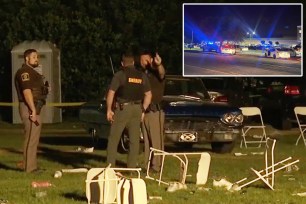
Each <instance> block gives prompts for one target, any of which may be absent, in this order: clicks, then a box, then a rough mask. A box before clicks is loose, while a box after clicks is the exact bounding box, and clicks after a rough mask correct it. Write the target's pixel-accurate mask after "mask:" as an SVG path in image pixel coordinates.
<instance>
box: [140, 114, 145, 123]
mask: <svg viewBox="0 0 306 204" xmlns="http://www.w3.org/2000/svg"><path fill="white" fill-rule="evenodd" d="M144 116H145V113H142V114H141V122H143V120H144Z"/></svg>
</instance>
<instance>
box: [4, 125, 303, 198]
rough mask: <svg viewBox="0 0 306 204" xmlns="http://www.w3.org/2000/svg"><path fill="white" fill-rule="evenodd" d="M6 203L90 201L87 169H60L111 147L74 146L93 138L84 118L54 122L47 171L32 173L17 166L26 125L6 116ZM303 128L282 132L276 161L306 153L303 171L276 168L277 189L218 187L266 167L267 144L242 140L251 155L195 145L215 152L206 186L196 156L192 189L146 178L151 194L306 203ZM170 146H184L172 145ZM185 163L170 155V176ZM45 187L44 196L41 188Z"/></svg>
mask: <svg viewBox="0 0 306 204" xmlns="http://www.w3.org/2000/svg"><path fill="white" fill-rule="evenodd" d="M0 135H1V136H0V157H1V160H0V203H1V202H2V203H10V204H36V203H45V204H66V203H67V204H69V203H86V202H87V199H86V195H85V178H86V173H64V174H63V176H62V177H61V178H57V179H56V178H53V174H54V172H55V171H56V170H61V169H64V168H78V167H86V168H93V167H105V165H106V164H105V158H106V151H105V149H103V148H99V149H95V151H94V152H93V153H80V152H75V151H74V150H75V149H76V148H77V147H79V146H82V147H83V146H86V145H88V144H90V137H89V135H88V134H86V133H85V132H84V131H82V130H81V124H79V123H63V124H52V125H50V124H48V125H45V126H44V127H43V133H42V137H41V143H40V146H39V165H40V167H41V168H45V169H46V171H45V172H43V173H42V174H26V173H24V172H21V171H19V170H18V168H17V167H16V163H17V162H18V161H20V160H21V159H22V149H21V147H22V142H23V136H22V128H21V125H12V124H7V123H2V122H0ZM297 136H298V135H297V134H290V135H282V136H278V137H277V143H276V148H275V158H276V161H279V160H282V159H284V158H287V157H288V156H292V157H293V158H294V159H300V162H299V163H298V164H297V165H298V167H299V170H298V171H291V172H286V171H285V170H282V171H280V172H278V173H276V174H275V175H276V179H275V190H274V191H272V190H269V188H267V187H266V185H264V183H263V182H261V181H258V182H255V183H253V184H252V185H251V186H249V187H246V188H243V189H242V190H241V191H238V192H229V191H227V190H225V189H222V188H216V187H213V179H221V178H226V179H227V180H228V181H230V182H235V181H238V180H240V179H242V178H244V177H248V178H250V179H252V178H256V177H255V175H254V174H253V173H252V172H251V170H250V167H253V168H255V169H257V170H260V169H262V168H263V167H264V156H263V155H252V154H251V152H262V151H264V148H259V149H258V148H249V149H240V148H239V145H238V144H237V145H236V148H235V149H234V151H233V153H234V152H241V153H246V154H247V156H240V157H237V156H235V155H234V154H233V153H231V154H214V153H211V152H210V148H209V146H207V145H203V146H195V147H194V148H193V151H198V152H200V151H205V152H209V153H210V154H211V157H212V161H211V166H210V171H209V176H208V182H207V183H206V185H205V186H203V187H204V189H206V190H203V189H199V188H198V186H196V185H195V179H196V178H195V177H196V171H197V163H198V157H190V159H189V161H190V164H189V168H188V175H190V176H188V177H187V182H186V183H187V190H179V191H176V192H172V193H170V192H167V191H166V188H167V186H166V185H163V184H161V185H160V186H159V185H158V183H157V182H156V181H151V180H147V179H145V178H144V177H145V174H144V173H143V174H142V175H141V176H142V178H144V180H145V182H146V185H147V192H148V195H149V196H161V197H162V200H150V203H166V204H168V203H169V204H186V203H197V204H201V203H203V204H204V203H210V204H223V203H229V204H240V203H243V204H244V203H248V204H256V203H258V204H259V203H260V204H261V203H281V204H295V203H296V204H301V203H306V198H303V197H299V196H296V195H292V194H295V193H302V192H306V174H305V168H306V164H305V147H304V145H302V144H301V143H300V144H299V145H298V146H295V145H294V144H295V140H296V138H297ZM167 151H182V150H180V149H175V148H173V147H168V148H167ZM142 157H143V154H141V155H140V156H139V163H140V164H142V163H143V158H142ZM118 160H119V164H121V165H124V164H125V162H126V155H124V154H119V155H118ZM178 174H179V163H178V161H177V160H175V159H171V158H169V159H168V158H167V160H166V163H165V169H164V174H163V180H165V181H177V180H178ZM32 181H49V182H50V183H52V185H53V186H51V187H48V188H33V187H31V182H32ZM39 192H43V194H45V195H44V196H43V197H37V196H36V195H37V193H39Z"/></svg>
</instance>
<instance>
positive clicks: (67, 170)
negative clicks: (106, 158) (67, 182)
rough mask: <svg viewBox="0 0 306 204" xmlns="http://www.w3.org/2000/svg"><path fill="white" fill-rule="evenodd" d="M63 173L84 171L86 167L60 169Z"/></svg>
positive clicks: (86, 170)
mask: <svg viewBox="0 0 306 204" xmlns="http://www.w3.org/2000/svg"><path fill="white" fill-rule="evenodd" d="M62 172H63V173H86V172H88V169H86V168H75V169H62Z"/></svg>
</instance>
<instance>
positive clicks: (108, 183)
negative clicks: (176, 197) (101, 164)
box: [85, 167, 146, 204]
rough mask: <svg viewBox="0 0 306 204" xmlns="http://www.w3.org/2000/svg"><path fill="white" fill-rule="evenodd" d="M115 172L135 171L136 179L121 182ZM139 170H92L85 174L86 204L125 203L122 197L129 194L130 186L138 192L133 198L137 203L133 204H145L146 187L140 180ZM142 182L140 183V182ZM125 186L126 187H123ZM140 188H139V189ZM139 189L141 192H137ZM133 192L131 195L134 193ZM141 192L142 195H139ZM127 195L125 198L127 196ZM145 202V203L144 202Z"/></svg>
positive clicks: (120, 178) (108, 168) (125, 199)
mask: <svg viewBox="0 0 306 204" xmlns="http://www.w3.org/2000/svg"><path fill="white" fill-rule="evenodd" d="M115 171H136V172H137V175H138V176H137V178H132V179H127V180H124V182H123V179H122V178H123V177H120V176H119V175H118V174H117V173H116V172H115ZM140 171H141V169H140V168H110V167H107V168H92V169H90V170H89V171H88V172H87V177H86V181H85V182H86V197H87V200H88V204H90V203H103V204H104V203H107V204H109V203H117V204H118V203H121V204H122V203H127V199H128V198H126V197H124V195H126V194H128V195H129V194H130V193H129V191H130V186H132V185H133V184H134V186H133V188H134V190H135V191H138V194H139V196H138V197H135V198H136V199H138V201H136V202H135V201H134V203H138V204H142V203H146V197H145V198H144V196H141V195H142V194H145V195H146V187H145V184H144V182H143V180H142V179H140ZM140 180H142V181H140ZM123 184H126V185H123ZM139 186H141V187H139ZM139 189H141V190H139ZM134 190H133V193H134ZM141 192H142V193H141ZM128 195H127V196H128ZM144 200H145V201H144Z"/></svg>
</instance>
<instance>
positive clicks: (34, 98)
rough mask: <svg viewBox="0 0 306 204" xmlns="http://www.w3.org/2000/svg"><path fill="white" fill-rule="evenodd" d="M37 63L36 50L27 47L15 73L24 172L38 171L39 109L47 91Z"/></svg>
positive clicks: (44, 100) (43, 102) (40, 125)
mask: <svg viewBox="0 0 306 204" xmlns="http://www.w3.org/2000/svg"><path fill="white" fill-rule="evenodd" d="M38 65H39V60H38V53H37V51H36V50H35V49H28V50H26V51H25V52H24V64H23V65H22V67H21V68H20V69H18V71H17V72H16V74H15V86H16V91H17V95H18V100H19V114H20V117H21V120H22V122H23V124H24V145H23V162H22V168H23V169H24V171H26V172H35V171H38V167H37V147H38V143H39V138H40V132H41V127H42V124H41V118H40V111H41V108H42V107H43V105H44V104H45V102H46V97H47V94H48V91H49V90H48V87H47V86H46V84H45V83H44V76H43V75H41V74H40V73H39V72H38V71H36V70H35V68H37V67H38Z"/></svg>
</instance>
